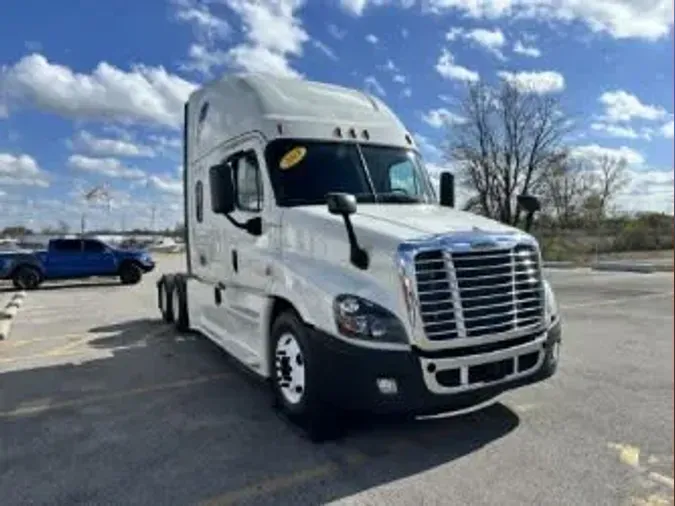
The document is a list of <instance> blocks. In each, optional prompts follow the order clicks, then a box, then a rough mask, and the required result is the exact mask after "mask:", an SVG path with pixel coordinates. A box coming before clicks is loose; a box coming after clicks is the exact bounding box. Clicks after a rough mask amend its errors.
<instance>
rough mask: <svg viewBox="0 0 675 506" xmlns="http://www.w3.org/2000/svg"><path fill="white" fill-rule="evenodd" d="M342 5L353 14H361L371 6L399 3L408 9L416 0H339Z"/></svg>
mask: <svg viewBox="0 0 675 506" xmlns="http://www.w3.org/2000/svg"><path fill="white" fill-rule="evenodd" d="M339 2H340V6H341V7H342V8H343V9H344V10H345V11H347V12H348V13H349V14H351V15H353V16H361V15H362V14H363V12H364V11H365V10H366V8H367V7H369V6H371V5H372V6H374V7H378V6H383V5H397V6H399V7H403V8H404V9H408V8H410V7H412V6H413V5H415V3H416V0H339Z"/></svg>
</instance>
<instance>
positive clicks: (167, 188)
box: [148, 176, 183, 195]
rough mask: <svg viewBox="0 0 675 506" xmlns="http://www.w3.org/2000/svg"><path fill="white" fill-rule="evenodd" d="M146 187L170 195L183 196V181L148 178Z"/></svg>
mask: <svg viewBox="0 0 675 506" xmlns="http://www.w3.org/2000/svg"><path fill="white" fill-rule="evenodd" d="M148 185H149V186H152V187H153V188H156V189H157V190H159V191H161V192H164V193H168V194H171V195H182V194H183V181H182V180H180V179H178V178H173V177H169V176H149V177H148Z"/></svg>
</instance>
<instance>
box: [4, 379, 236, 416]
mask: <svg viewBox="0 0 675 506" xmlns="http://www.w3.org/2000/svg"><path fill="white" fill-rule="evenodd" d="M228 376H231V374H230V373H219V374H211V375H208V376H198V377H196V378H189V379H184V380H179V381H174V382H171V383H160V384H156V385H151V386H147V387H140V388H132V389H130V390H125V391H123V392H115V393H111V394H104V395H92V396H88V397H80V398H79V399H71V400H68V401H62V402H55V403H52V404H50V403H42V404H36V405H34V406H25V407H19V408H16V409H12V410H10V411H0V418H16V417H21V416H31V415H36V414H41V413H45V412H47V411H54V410H57V409H63V408H72V407H77V406H83V405H85V404H91V403H95V402H105V401H111V400H116V399H124V398H127V397H135V396H137V395H144V394H149V393H153V392H162V391H165V390H176V389H179V388H186V387H189V386H193V385H199V384H201V383H208V382H210V381H216V380H219V379H223V378H227V377H228Z"/></svg>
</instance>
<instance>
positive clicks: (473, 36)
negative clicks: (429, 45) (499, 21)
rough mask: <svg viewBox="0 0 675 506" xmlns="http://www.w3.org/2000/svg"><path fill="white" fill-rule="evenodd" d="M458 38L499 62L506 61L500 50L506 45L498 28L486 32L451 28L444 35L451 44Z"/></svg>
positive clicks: (477, 29) (483, 30) (504, 38)
mask: <svg viewBox="0 0 675 506" xmlns="http://www.w3.org/2000/svg"><path fill="white" fill-rule="evenodd" d="M458 38H462V39H464V40H468V41H470V42H471V43H473V44H477V45H478V46H480V47H482V48H483V49H485V50H486V51H488V52H490V53H492V54H494V55H495V56H496V57H497V58H499V59H500V60H504V59H506V58H505V56H504V53H502V48H503V47H504V46H505V45H506V37H505V36H504V33H503V32H502V31H501V30H500V29H499V28H496V29H494V30H486V29H484V28H474V29H473V30H466V29H464V28H461V27H452V28H450V30H448V31H447V33H446V34H445V39H446V40H447V41H449V42H453V41H455V40H457V39H458Z"/></svg>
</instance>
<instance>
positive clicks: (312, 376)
mask: <svg viewBox="0 0 675 506" xmlns="http://www.w3.org/2000/svg"><path fill="white" fill-rule="evenodd" d="M184 166H185V170H184V187H185V192H184V193H185V195H184V198H185V223H186V229H187V233H186V251H187V271H186V272H184V273H176V274H166V275H164V276H162V278H161V279H160V280H159V281H158V304H159V308H160V310H161V312H162V316H163V318H164V320H165V321H168V322H171V321H175V322H176V324H177V326H178V328H180V329H182V330H187V329H192V330H195V331H198V332H200V333H202V334H203V335H205V336H207V337H208V338H209V339H211V340H213V341H214V342H215V343H217V344H218V345H220V346H221V347H222V348H224V349H225V350H226V351H227V352H229V353H230V354H231V355H232V356H234V357H235V358H236V359H237V360H238V361H240V362H241V363H242V364H244V365H245V366H246V367H247V368H250V369H251V370H252V371H254V372H255V373H257V374H258V375H260V376H261V377H263V378H266V379H268V380H269V382H270V384H271V386H272V390H273V393H274V396H275V399H276V401H277V404H278V406H280V407H281V408H282V410H283V411H284V412H285V413H286V414H287V415H289V417H290V418H292V419H294V420H297V421H299V422H303V423H305V424H308V425H307V426H311V427H315V426H317V427H318V426H321V424H322V423H323V422H325V421H326V420H327V419H329V418H330V419H332V417H333V416H334V415H335V414H336V413H338V412H340V411H343V410H349V411H351V410H356V411H367V412H377V413H408V414H432V413H438V412H445V411H448V410H453V409H456V408H462V407H466V406H467V405H470V404H472V403H475V402H480V401H482V400H485V399H487V398H490V397H494V396H495V395H497V394H499V393H500V392H503V391H504V390H507V389H511V388H514V387H517V386H521V385H524V384H528V383H533V382H536V381H541V380H543V379H545V378H548V377H550V376H551V375H552V374H554V372H555V371H556V368H557V364H558V350H559V343H560V339H561V324H560V318H559V314H558V308H557V305H556V301H555V297H554V294H553V292H552V290H551V287H550V285H549V284H548V282H547V281H546V280H544V279H543V273H542V260H541V255H540V250H539V246H538V244H537V241H536V240H535V239H534V238H533V237H532V236H531V235H529V234H528V233H526V232H523V231H521V230H519V229H516V228H513V227H509V226H506V225H503V224H500V223H498V222H496V221H493V220H490V219H487V218H484V217H481V216H478V215H474V214H471V213H467V212H462V211H459V210H457V209H454V185H453V179H452V176H451V175H450V174H449V173H446V174H443V176H442V178H441V185H440V196H439V197H440V198H439V197H437V196H436V194H435V190H434V187H433V185H432V183H431V181H430V178H429V175H428V174H427V171H426V170H425V167H424V162H423V160H422V158H421V156H420V153H419V150H418V148H417V146H416V145H415V142H414V140H413V138H412V136H411V135H410V133H409V132H408V131H407V130H406V128H405V126H404V125H403V124H402V123H401V122H400V121H399V119H398V118H397V117H396V116H395V115H394V113H393V112H392V111H391V110H390V109H389V108H388V107H387V106H386V105H385V104H384V103H383V102H382V101H381V100H379V99H378V98H376V97H374V96H370V95H368V94H365V93H363V92H362V91H357V90H352V89H348V88H344V87H340V86H334V85H329V84H322V83H317V82H310V81H305V80H297V79H287V78H279V77H272V76H268V75H260V74H238V75H228V76H225V77H223V78H221V79H218V80H216V81H213V82H211V83H208V84H206V85H204V86H203V87H201V88H200V89H198V90H196V91H195V92H194V93H192V95H191V96H190V98H189V100H188V102H187V104H186V106H185V129H184ZM521 204H522V205H523V207H524V208H526V210H527V211H528V213H529V215H528V218H529V219H528V223H531V217H532V214H533V213H534V212H535V211H536V210H537V209H538V202H537V200H536V199H535V198H533V197H527V196H525V197H522V198H521ZM528 228H529V225H528Z"/></svg>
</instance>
